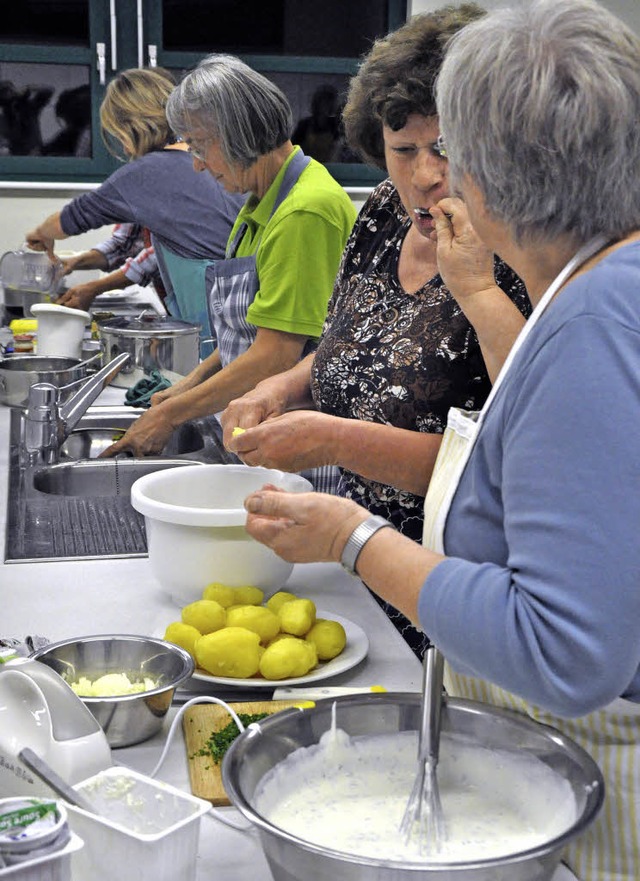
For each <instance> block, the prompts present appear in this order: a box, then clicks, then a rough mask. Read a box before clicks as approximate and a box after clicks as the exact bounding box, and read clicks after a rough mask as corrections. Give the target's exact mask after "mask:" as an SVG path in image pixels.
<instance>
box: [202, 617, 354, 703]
mask: <svg viewBox="0 0 640 881" xmlns="http://www.w3.org/2000/svg"><path fill="white" fill-rule="evenodd" d="M316 614H317V616H318V618H328V619H330V620H331V621H337V622H338V623H339V624H342V626H343V627H344V629H345V633H346V634H347V644H346V646H345V648H344V651H343V652H342V653H341V654H339V655H338V657H337V658H334V659H333V660H332V661H325V662H324V663H322V662H321V663H320V664H319V665H318V666H317V667H316V668H315V670H312V671H311V673H307V675H306V676H295V677H293V678H292V679H277V680H276V679H257V678H256V679H232V678H231V677H230V676H212V675H211V674H209V673H205V672H204V671H203V670H199V669H198V670H196V672H195V673H194V674H193V675H192V677H191V678H192V679H199V680H200V681H201V682H213V683H215V684H216V685H231V686H233V687H235V688H251V689H253V688H269V689H271V690H273V689H274V688H278V687H279V686H281V685H305V684H306V683H309V682H320V681H321V680H322V679H329V677H330V676H337V675H338V674H339V673H344V672H345V671H346V670H350V669H351V668H352V667H355V666H356V664H359V663H360V661H361V660H362V659H363V658H365V657H366V655H367V652H368V651H369V639H368V637H367V634H366V633H365V632H364V630H363V629H362V627H359V626H358V625H357V624H354V623H353V621H349V620H348V619H347V618H341V617H340V615H334V614H333V612H322V611H321V610H320V609H318V610H317V613H316Z"/></svg>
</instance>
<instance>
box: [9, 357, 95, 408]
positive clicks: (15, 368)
mask: <svg viewBox="0 0 640 881" xmlns="http://www.w3.org/2000/svg"><path fill="white" fill-rule="evenodd" d="M94 357H95V356H94ZM92 362H93V359H88V360H86V361H81V360H80V359H79V358H64V357H52V356H50V355H8V356H7V357H6V358H0V404H5V405H6V406H8V407H25V406H26V405H27V401H28V399H29V389H30V388H31V386H32V385H33V383H34V382H49V383H51V384H52V385H55V386H57V387H58V388H60V387H61V386H64V385H68V384H69V383H70V382H75V381H76V380H79V379H84V378H85V377H86V376H87V375H88V373H89V370H90V368H91V366H92Z"/></svg>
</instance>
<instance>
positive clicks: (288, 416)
mask: <svg viewBox="0 0 640 881" xmlns="http://www.w3.org/2000/svg"><path fill="white" fill-rule="evenodd" d="M245 397H247V396H245ZM240 400H243V399H242V398H241V399H240ZM337 421H338V420H336V417H334V416H329V415H327V414H325V413H317V412H316V411H315V410H293V411H292V412H290V413H284V414H283V415H282V416H275V417H272V418H268V419H267V420H266V421H265V422H261V423H260V424H258V425H254V427H253V428H247V429H245V430H244V431H243V432H242V433H241V434H238V435H237V436H235V437H234V436H233V433H232V432H231V433H229V431H228V430H227V433H226V436H228V437H229V440H228V441H227V442H226V443H225V446H226V447H227V449H229V450H230V451H231V452H232V453H235V454H236V455H237V456H239V457H240V458H241V459H242V461H243V462H245V463H246V464H247V465H262V466H263V467H264V468H279V469H281V470H282V471H304V470H305V469H306V468H317V467H319V466H321V465H335V464H336V463H337V451H336V450H334V449H333V443H332V442H334V441H336V440H337V434H338V432H337V430H336V428H335V424H336V422H337Z"/></svg>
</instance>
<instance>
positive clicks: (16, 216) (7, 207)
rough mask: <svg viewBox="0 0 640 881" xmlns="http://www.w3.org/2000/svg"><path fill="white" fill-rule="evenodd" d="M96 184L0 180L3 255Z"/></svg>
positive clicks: (73, 243) (360, 194)
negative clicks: (14, 182)
mask: <svg viewBox="0 0 640 881" xmlns="http://www.w3.org/2000/svg"><path fill="white" fill-rule="evenodd" d="M92 186H96V185H95V184H59V185H57V184H10V183H3V182H2V181H0V256H1V255H2V254H4V253H5V252H6V251H13V250H16V249H17V248H19V247H20V246H21V245H22V244H23V242H24V237H25V235H26V233H27V232H29V231H30V230H32V229H33V228H34V227H36V226H38V224H39V223H40V222H41V221H43V220H44V219H45V217H48V216H49V215H50V214H53V213H54V212H56V211H60V209H61V208H63V207H64V205H66V203H67V202H69V201H70V200H71V199H73V198H74V197H75V196H77V195H79V194H80V193H82V192H86V191H87V190H88V189H91V188H92ZM369 191H370V188H369V187H353V188H347V193H348V194H349V196H350V197H351V199H352V201H353V203H354V205H355V207H356V209H357V210H358V211H359V210H360V208H361V207H362V205H363V203H364V201H365V199H366V197H367V194H368V193H369ZM110 229H111V228H110V227H103V228H102V229H98V230H93V231H91V232H88V233H83V234H82V235H79V236H73V238H70V239H65V241H64V243H60V244H59V245H58V246H57V247H58V250H71V251H85V250H87V249H88V248H92V247H93V246H94V245H96V244H98V242H102V241H104V240H105V238H107V237H108V235H109V232H110Z"/></svg>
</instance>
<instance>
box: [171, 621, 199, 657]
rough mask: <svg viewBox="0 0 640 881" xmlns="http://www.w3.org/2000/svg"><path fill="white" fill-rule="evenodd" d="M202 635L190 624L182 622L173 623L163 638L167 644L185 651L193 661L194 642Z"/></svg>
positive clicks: (194, 652) (194, 654) (194, 653)
mask: <svg viewBox="0 0 640 881" xmlns="http://www.w3.org/2000/svg"><path fill="white" fill-rule="evenodd" d="M201 636H202V634H201V633H200V631H199V630H197V629H196V628H195V627H193V626H192V625H191V624H185V623H184V622H182V621H173V622H172V623H171V624H169V626H168V627H167V629H166V630H165V632H164V638H165V639H166V641H167V642H172V643H173V644H174V645H179V646H180V647H181V648H183V649H186V650H187V651H188V652H189V654H190V655H191V657H192V658H194V659H195V656H196V651H195V645H196V640H198V639H200V637H201Z"/></svg>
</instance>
